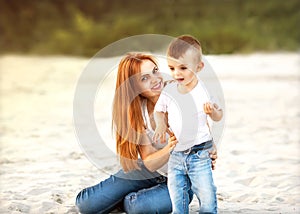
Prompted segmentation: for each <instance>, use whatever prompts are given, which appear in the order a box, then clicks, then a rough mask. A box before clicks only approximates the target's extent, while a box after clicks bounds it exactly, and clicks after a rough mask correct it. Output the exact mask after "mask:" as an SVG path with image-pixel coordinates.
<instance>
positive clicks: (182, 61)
mask: <svg viewBox="0 0 300 214" xmlns="http://www.w3.org/2000/svg"><path fill="white" fill-rule="evenodd" d="M203 65H204V64H203V62H201V61H200V57H199V56H198V54H197V53H196V52H195V51H194V50H192V49H188V50H187V51H186V52H185V53H184V54H183V55H182V56H181V57H179V58H178V59H174V58H172V57H170V56H168V66H169V68H170V70H171V75H172V77H173V78H174V79H175V80H176V81H177V82H178V83H179V84H182V85H185V86H189V85H190V84H193V83H194V82H195V80H196V73H197V72H199V71H200V70H201V69H202V68H203ZM196 83H197V81H196Z"/></svg>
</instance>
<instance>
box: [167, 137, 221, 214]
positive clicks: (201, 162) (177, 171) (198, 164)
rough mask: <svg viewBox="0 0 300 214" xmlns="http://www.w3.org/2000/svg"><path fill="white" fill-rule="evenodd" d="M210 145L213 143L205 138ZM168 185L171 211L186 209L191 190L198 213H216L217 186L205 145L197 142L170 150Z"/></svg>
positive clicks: (178, 213) (182, 213) (177, 212)
mask: <svg viewBox="0 0 300 214" xmlns="http://www.w3.org/2000/svg"><path fill="white" fill-rule="evenodd" d="M208 143H209V145H212V144H211V142H210V141H208ZM168 167H169V168H168V178H169V181H168V187H169V191H170V196H171V200H172V205H173V213H174V214H187V213H189V195H188V191H190V190H192V191H193V193H194V194H195V195H196V196H197V198H198V201H199V207H200V210H199V213H217V198H216V187H215V185H214V181H213V175H212V169H211V159H210V157H209V150H208V149H199V146H198V148H197V146H195V147H192V148H191V149H189V150H187V151H183V152H175V151H172V152H171V156H170V159H169V163H168Z"/></svg>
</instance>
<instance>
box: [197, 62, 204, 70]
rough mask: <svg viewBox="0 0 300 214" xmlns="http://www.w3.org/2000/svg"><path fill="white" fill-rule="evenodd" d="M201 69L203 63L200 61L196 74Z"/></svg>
mask: <svg viewBox="0 0 300 214" xmlns="http://www.w3.org/2000/svg"><path fill="white" fill-rule="evenodd" d="M203 67H204V62H202V61H200V62H199V63H198V72H199V71H201V70H202V68H203Z"/></svg>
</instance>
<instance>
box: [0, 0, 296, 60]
mask: <svg viewBox="0 0 300 214" xmlns="http://www.w3.org/2000/svg"><path fill="white" fill-rule="evenodd" d="M299 11H300V1H299V0H190V1H186V0H150V1H147V0H130V1H129V0H127V1H124V0H85V1H84V0H0V47H1V49H0V53H2V54H3V53H26V54H67V55H84V56H93V55H94V54H95V53H96V52H98V51H99V50H100V49H101V48H103V47H105V46H106V45H108V44H110V43H112V42H114V41H117V40H119V39H122V38H125V37H129V36H133V35H137V34H150V33H151V34H165V35H169V36H179V35H181V34H191V35H193V36H195V37H197V38H198V39H199V40H200V41H201V43H202V45H203V46H204V47H203V49H204V53H206V54H220V53H236V52H239V53H246V52H252V51H280V50H283V51H298V50H299V49H300V31H299V28H300V27H299V23H300V12H299Z"/></svg>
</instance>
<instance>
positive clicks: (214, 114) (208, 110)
mask: <svg viewBox="0 0 300 214" xmlns="http://www.w3.org/2000/svg"><path fill="white" fill-rule="evenodd" d="M203 109H204V112H205V114H207V115H208V116H209V117H210V118H211V119H212V120H213V121H220V120H221V119H222V117H223V110H222V109H221V108H219V106H218V105H217V104H215V103H214V104H211V103H209V102H208V103H205V104H204V105H203Z"/></svg>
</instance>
